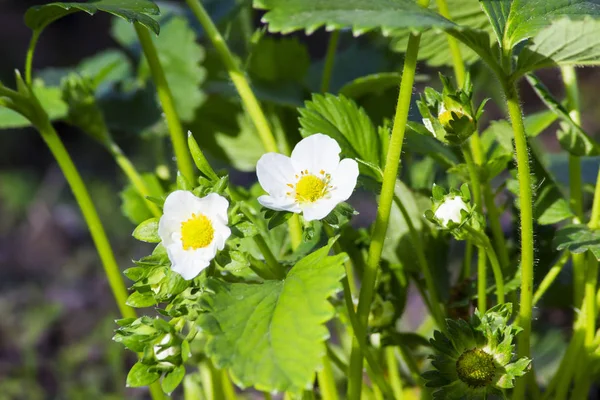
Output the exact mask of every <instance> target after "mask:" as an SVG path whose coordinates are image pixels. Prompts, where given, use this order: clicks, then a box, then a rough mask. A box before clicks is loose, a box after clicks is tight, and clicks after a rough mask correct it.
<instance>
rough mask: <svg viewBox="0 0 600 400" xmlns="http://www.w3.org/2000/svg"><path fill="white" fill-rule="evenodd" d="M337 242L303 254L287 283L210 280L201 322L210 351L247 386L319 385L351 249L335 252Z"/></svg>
mask: <svg viewBox="0 0 600 400" xmlns="http://www.w3.org/2000/svg"><path fill="white" fill-rule="evenodd" d="M331 245H332V244H331V243H330V244H329V245H328V246H326V247H323V248H321V249H320V250H317V251H316V252H314V253H312V254H310V255H308V256H306V257H304V258H303V259H302V260H300V261H299V262H298V263H297V264H296V265H295V266H294V267H293V268H292V269H291V270H290V272H289V273H288V275H287V277H286V278H285V279H284V280H283V281H266V282H264V283H263V284H247V283H228V282H224V281H220V280H216V279H211V280H209V281H208V290H209V292H207V293H206V294H205V295H204V296H203V300H204V302H205V303H206V307H207V313H205V314H202V315H200V316H199V317H198V323H199V325H200V326H201V327H202V329H204V331H205V332H206V333H207V335H208V341H207V343H206V348H205V350H206V353H207V354H208V355H209V356H210V357H211V358H212V360H213V362H214V363H215V364H216V365H217V366H218V367H219V368H228V369H229V370H230V372H231V376H232V378H233V380H234V381H235V382H236V384H238V385H239V386H241V387H247V386H254V387H256V388H257V389H259V390H264V391H273V390H277V391H281V392H283V391H293V392H300V391H302V390H303V389H305V388H306V387H307V386H309V385H311V384H312V381H313V379H314V374H315V371H316V369H317V368H319V365H320V362H321V358H322V357H323V355H325V346H324V343H323V342H324V341H325V340H326V339H327V338H328V337H329V333H328V331H327V328H326V327H325V326H324V325H323V324H324V323H325V322H327V321H328V320H329V319H330V318H332V317H333V315H334V309H333V307H332V305H331V304H329V302H328V301H327V298H328V297H329V296H331V295H333V294H334V293H335V292H336V291H337V290H338V289H339V286H340V285H339V280H340V279H341V278H342V277H343V276H344V267H343V263H344V261H345V260H346V258H347V257H346V255H345V254H340V255H336V256H327V254H328V252H329V250H330V248H331Z"/></svg>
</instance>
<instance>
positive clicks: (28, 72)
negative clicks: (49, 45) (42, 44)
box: [25, 30, 42, 85]
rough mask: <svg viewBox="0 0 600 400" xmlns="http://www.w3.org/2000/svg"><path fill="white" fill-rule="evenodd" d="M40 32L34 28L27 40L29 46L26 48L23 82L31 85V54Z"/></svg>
mask: <svg viewBox="0 0 600 400" xmlns="http://www.w3.org/2000/svg"><path fill="white" fill-rule="evenodd" d="M41 33H42V31H40V30H34V31H33V32H32V35H31V40H30V41H29V47H28V48H27V56H26V57H25V82H26V83H27V84H28V85H31V82H32V78H31V69H32V64H33V54H34V52H35V46H36V45H37V42H38V39H39V38H40V34H41Z"/></svg>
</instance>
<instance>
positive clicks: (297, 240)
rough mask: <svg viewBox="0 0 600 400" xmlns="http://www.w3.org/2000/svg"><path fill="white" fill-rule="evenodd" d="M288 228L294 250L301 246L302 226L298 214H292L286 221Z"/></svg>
mask: <svg viewBox="0 0 600 400" xmlns="http://www.w3.org/2000/svg"><path fill="white" fill-rule="evenodd" d="M288 228H289V232H290V242H291V245H292V250H296V249H297V248H298V246H300V245H301V244H302V224H301V223H300V216H299V215H298V214H292V216H291V217H290V219H288Z"/></svg>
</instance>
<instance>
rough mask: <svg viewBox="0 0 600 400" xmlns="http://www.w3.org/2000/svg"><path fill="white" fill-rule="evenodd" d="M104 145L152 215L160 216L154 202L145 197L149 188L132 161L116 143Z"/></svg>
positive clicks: (148, 193) (160, 213)
mask: <svg viewBox="0 0 600 400" xmlns="http://www.w3.org/2000/svg"><path fill="white" fill-rule="evenodd" d="M106 147H107V148H108V151H109V152H110V154H112V156H113V157H114V158H115V161H116V162H117V164H118V165H119V167H121V170H122V171H123V173H125V175H126V176H127V179H129V182H131V184H132V185H133V187H134V188H135V190H136V191H137V192H138V193H139V195H140V196H141V197H142V198H143V199H144V200H145V202H146V206H147V207H148V210H150V212H151V213H152V215H154V216H155V217H160V216H161V215H162V212H161V211H160V208H158V206H157V205H156V204H155V203H153V202H151V201H150V200H148V199H147V197H148V196H150V195H151V194H150V190H149V189H148V186H147V185H146V182H144V179H142V177H141V176H140V174H139V172H138V171H137V169H136V168H135V166H134V165H133V163H132V162H131V161H130V160H129V158H127V156H126V155H125V154H124V153H123V151H122V150H121V148H120V147H119V146H118V145H117V144H116V143H114V142H111V143H108V144H107V146H106Z"/></svg>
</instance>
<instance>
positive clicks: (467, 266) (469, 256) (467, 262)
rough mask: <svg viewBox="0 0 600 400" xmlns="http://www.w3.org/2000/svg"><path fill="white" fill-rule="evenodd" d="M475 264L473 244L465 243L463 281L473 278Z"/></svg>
mask: <svg viewBox="0 0 600 400" xmlns="http://www.w3.org/2000/svg"><path fill="white" fill-rule="evenodd" d="M472 263H473V242H471V241H470V240H467V241H466V242H465V259H464V261H463V279H469V278H470V277H471V264H472Z"/></svg>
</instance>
